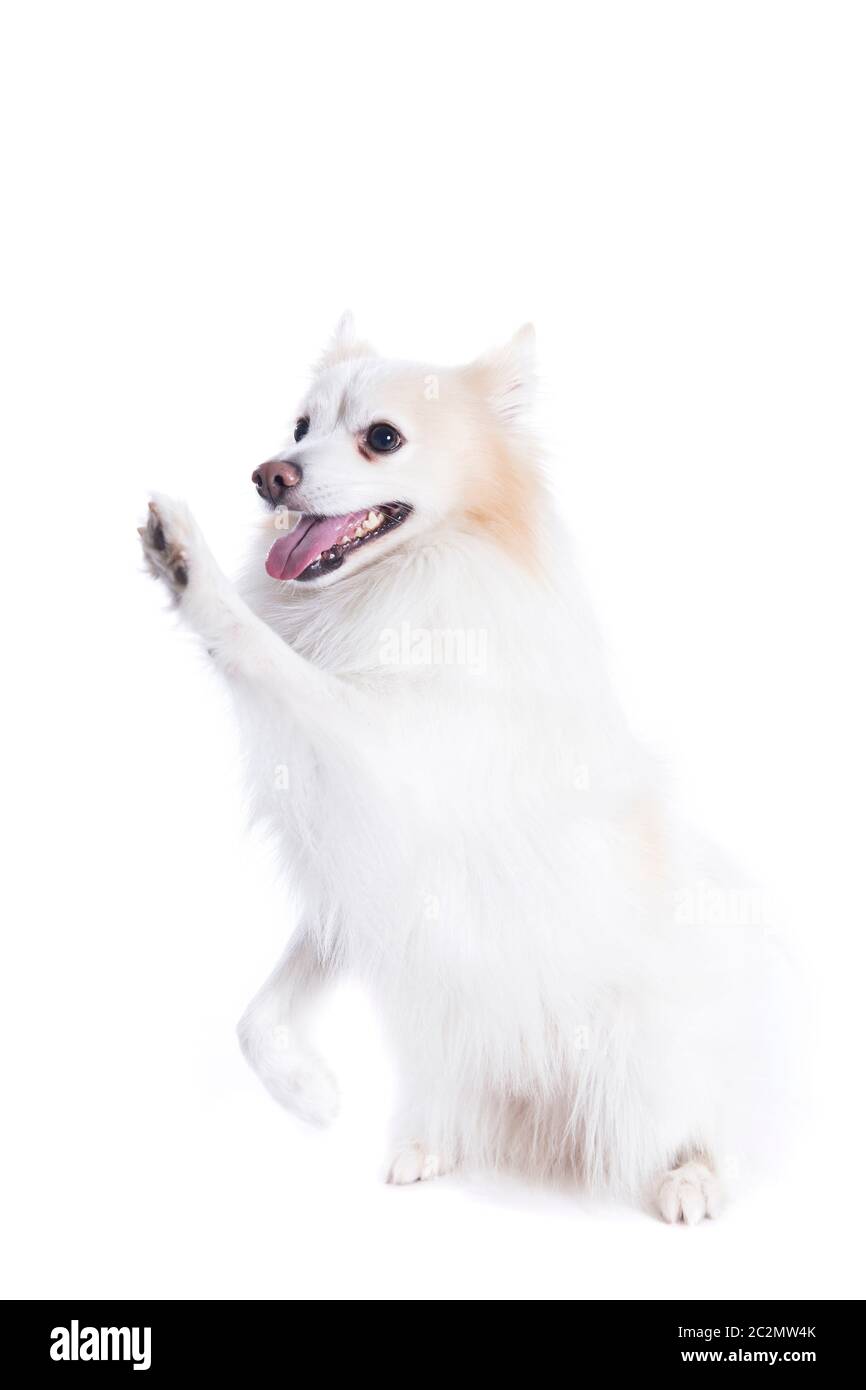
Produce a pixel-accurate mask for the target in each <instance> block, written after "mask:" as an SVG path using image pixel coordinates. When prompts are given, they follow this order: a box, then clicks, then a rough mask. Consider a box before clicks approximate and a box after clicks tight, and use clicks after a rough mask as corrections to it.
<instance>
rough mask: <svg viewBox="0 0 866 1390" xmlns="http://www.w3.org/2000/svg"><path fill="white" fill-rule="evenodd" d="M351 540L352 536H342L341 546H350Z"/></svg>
mask: <svg viewBox="0 0 866 1390" xmlns="http://www.w3.org/2000/svg"><path fill="white" fill-rule="evenodd" d="M351 539H352V537H351V536H341V537H340V545H348V544H349V541H350V540H351Z"/></svg>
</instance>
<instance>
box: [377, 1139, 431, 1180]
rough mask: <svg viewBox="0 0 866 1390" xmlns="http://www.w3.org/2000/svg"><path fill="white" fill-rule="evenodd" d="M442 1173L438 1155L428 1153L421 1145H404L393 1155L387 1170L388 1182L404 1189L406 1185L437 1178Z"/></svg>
mask: <svg viewBox="0 0 866 1390" xmlns="http://www.w3.org/2000/svg"><path fill="white" fill-rule="evenodd" d="M444 1171H445V1169H444V1166H443V1164H442V1160H441V1158H440V1157H439V1155H438V1154H435V1153H428V1152H427V1150H426V1149H425V1148H424V1146H423V1144H417V1143H414V1144H404V1145H401V1147H400V1148H399V1149H398V1150H397V1152H396V1154H395V1155H394V1159H393V1161H392V1163H391V1167H390V1168H389V1170H388V1182H390V1183H394V1185H395V1186H397V1187H404V1186H405V1185H406V1184H407V1183H412V1182H426V1181H427V1179H428V1178H438V1177H439V1176H440V1175H441V1174H442V1173H443V1172H444Z"/></svg>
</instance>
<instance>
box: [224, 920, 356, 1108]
mask: <svg viewBox="0 0 866 1390" xmlns="http://www.w3.org/2000/svg"><path fill="white" fill-rule="evenodd" d="M330 977H331V969H330V966H329V964H328V963H327V962H325V961H323V959H322V958H321V956H320V954H319V952H318V949H317V947H316V942H315V934H314V933H313V932H311V931H309V930H308V929H307V928H306V927H304V926H302V927H301V928H300V929H299V932H298V934H297V936H296V937H295V938H294V940H293V941H292V942H291V943H290V945H289V947H288V949H287V951H286V953H285V955H284V956H283V958H282V960H281V961H280V963H279V965H278V966H277V968H276V969H275V970H274V972H273V974H272V975H271V976H270V977H269V979H267V980H266V981H265V983H264V984H263V985H262V987H261V989H260V990H259V992H258V994H257V995H256V996H255V998H254V999H253V1000H252V1002H251V1003H250V1005H249V1006H248V1008H247V1010H246V1012H245V1013H244V1016H243V1018H242V1019H241V1021H240V1023H239V1024H238V1037H239V1039H240V1044H241V1049H242V1051H243V1054H244V1056H245V1057H246V1059H247V1061H248V1062H249V1064H250V1066H251V1067H252V1068H253V1070H254V1071H255V1072H256V1073H257V1075H258V1076H259V1077H260V1078H261V1080H262V1081H263V1082H264V1084H265V1086H266V1087H267V1089H268V1090H269V1091H270V1093H271V1095H272V1096H273V1097H274V1099H275V1100H278V1101H279V1103H280V1104H281V1105H284V1106H285V1107H286V1109H288V1110H292V1111H294V1113H295V1114H296V1115H299V1116H300V1118H301V1119H302V1120H307V1121H308V1122H310V1123H311V1124H327V1123H328V1122H329V1121H330V1120H332V1119H333V1118H334V1116H335V1115H336V1113H337V1109H338V1092H337V1083H336V1081H335V1080H334V1078H333V1076H332V1075H331V1073H330V1071H329V1070H328V1068H327V1067H326V1066H325V1064H324V1063H323V1062H322V1061H321V1059H320V1058H319V1057H318V1056H317V1055H316V1053H315V1052H314V1051H313V1049H312V1048H311V1046H310V1044H309V1042H308V1041H307V1039H306V1036H305V1026H306V1020H307V1017H308V1014H309V1011H310V1008H311V1006H312V1005H313V1004H314V1003H315V1001H316V999H317V997H318V996H319V994H320V993H321V991H322V989H323V988H324V986H325V985H326V984H327V982H328V980H329V978H330Z"/></svg>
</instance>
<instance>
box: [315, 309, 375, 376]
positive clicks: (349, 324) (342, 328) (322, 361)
mask: <svg viewBox="0 0 866 1390" xmlns="http://www.w3.org/2000/svg"><path fill="white" fill-rule="evenodd" d="M375 356H376V351H375V348H372V347H371V346H370V344H369V343H366V342H364V340H363V339H362V338H359V337H358V331H357V329H356V328H355V318H354V315H353V314H352V313H351V312H350V311H349V310H348V309H347V310H346V312H345V313H344V314H341V315H340V318H339V320H338V321H337V326H336V328H335V329H334V332H333V334H332V336H331V341H330V342H329V344H328V346H327V347H326V348H325V351H324V352H323V353H322V355H321V357H320V358H319V360H318V362H317V363H316V369H317V371H323V370H324V368H325V367H335V366H336V365H337V364H338V363H339V362H349V361H351V359H352V358H353V357H375Z"/></svg>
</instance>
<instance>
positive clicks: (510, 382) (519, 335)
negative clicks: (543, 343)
mask: <svg viewBox="0 0 866 1390" xmlns="http://www.w3.org/2000/svg"><path fill="white" fill-rule="evenodd" d="M471 370H472V372H473V374H475V375H476V378H477V379H478V380H479V382H480V385H481V389H482V390H483V392H484V394H485V396H486V397H487V399H488V401H489V402H490V405H491V406H492V407H493V409H494V411H495V412H496V414H497V415H498V416H499V417H500V419H501V420H502V422H503V424H506V425H515V424H518V423H519V422H520V421H521V420H522V419H523V418H524V416H525V415H526V414H527V413H528V412H529V409H530V407H531V406H532V402H533V400H534V398H535V329H534V328H533V326H532V324H531V323H525V324H524V325H523V327H522V328H518V330H517V332H516V333H515V334H514V337H513V338H511V339H510V340H509V341H508V342H507V343H506V344H505V345H504V347H501V348H495V349H494V350H493V352H488V353H486V354H485V356H484V357H480V358H479V359H478V361H477V362H473V364H472V368H471Z"/></svg>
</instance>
